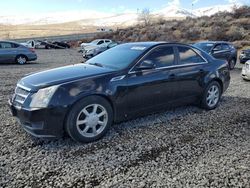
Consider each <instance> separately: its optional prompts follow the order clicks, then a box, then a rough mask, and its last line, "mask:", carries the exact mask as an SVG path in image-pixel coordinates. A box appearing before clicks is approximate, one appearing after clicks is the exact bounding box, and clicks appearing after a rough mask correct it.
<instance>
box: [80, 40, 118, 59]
mask: <svg viewBox="0 0 250 188" xmlns="http://www.w3.org/2000/svg"><path fill="white" fill-rule="evenodd" d="M112 43H113V41H112V40H109V39H97V40H94V41H92V42H90V43H82V44H81V49H82V55H83V57H84V58H86V57H94V56H96V55H97V54H99V53H101V52H104V51H105V50H107V49H108V46H109V45H110V44H112Z"/></svg>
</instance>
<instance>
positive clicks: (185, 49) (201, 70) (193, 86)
mask: <svg viewBox="0 0 250 188" xmlns="http://www.w3.org/2000/svg"><path fill="white" fill-rule="evenodd" d="M175 49H176V51H177V54H178V63H177V66H175V67H174V68H173V69H172V74H171V77H172V82H173V83H174V84H175V85H176V86H177V87H175V88H174V89H175V90H174V96H175V100H174V105H179V104H189V103H191V102H194V101H195V100H196V99H197V97H199V96H200V95H201V94H202V91H203V88H202V78H203V77H204V76H205V74H206V72H208V66H207V65H208V63H207V61H206V60H205V59H204V58H203V57H202V56H201V55H199V54H198V53H197V51H195V50H194V49H192V48H191V47H189V46H185V45H176V47H175Z"/></svg>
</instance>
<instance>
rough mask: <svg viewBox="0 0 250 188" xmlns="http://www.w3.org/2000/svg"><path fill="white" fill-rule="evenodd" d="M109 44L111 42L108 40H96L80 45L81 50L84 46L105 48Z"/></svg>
mask: <svg viewBox="0 0 250 188" xmlns="http://www.w3.org/2000/svg"><path fill="white" fill-rule="evenodd" d="M110 43H112V40H109V39H96V40H93V41H92V42H90V43H82V44H81V48H82V49H84V48H85V47H86V46H104V47H107V46H108V45H109V44H110Z"/></svg>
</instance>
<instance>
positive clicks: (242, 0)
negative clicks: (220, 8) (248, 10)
mask: <svg viewBox="0 0 250 188" xmlns="http://www.w3.org/2000/svg"><path fill="white" fill-rule="evenodd" d="M227 2H228V3H230V4H235V5H250V1H249V0H227Z"/></svg>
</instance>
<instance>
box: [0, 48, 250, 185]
mask: <svg viewBox="0 0 250 188" xmlns="http://www.w3.org/2000/svg"><path fill="white" fill-rule="evenodd" d="M37 53H38V55H39V60H38V61H37V63H33V64H28V65H24V66H19V65H14V64H13V65H0V91H1V93H0V105H1V107H0V143H1V145H0V187H250V186H249V185H250V184H249V182H250V82H245V81H243V80H242V79H241V77H240V66H239V67H238V68H236V69H235V70H233V71H232V74H231V75H232V82H231V85H230V88H229V89H228V91H227V92H226V93H225V94H224V96H223V98H222V102H221V103H220V106H219V107H218V108H217V109H216V110H214V111H209V112H207V111H205V110H201V109H199V108H197V107H191V106H190V107H183V108H178V109H175V110H172V111H166V112H163V113H160V114H155V115H151V116H147V117H144V118H139V119H136V120H132V121H129V122H124V123H121V124H118V125H114V126H113V127H112V129H111V130H110V132H109V133H108V135H107V136H106V137H105V138H104V139H102V140H100V141H98V142H95V143H91V144H78V143H75V142H74V141H72V140H71V139H70V138H63V139H58V140H40V139H35V138H32V137H31V136H29V135H28V134H26V133H25V132H24V131H23V130H22V129H21V128H20V126H19V125H18V124H17V122H16V120H15V119H14V118H12V117H11V114H10V111H9V108H8V105H7V99H8V97H9V96H10V94H11V93H12V92H13V89H14V88H15V84H16V82H17V81H18V79H20V78H21V77H22V76H24V75H25V74H27V73H30V72H35V71H39V70H43V69H49V68H53V67H58V66H63V65H68V64H72V63H80V62H81V61H82V58H81V56H80V54H78V53H77V51H76V50H74V49H71V50H49V51H47V50H40V51H37Z"/></svg>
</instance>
